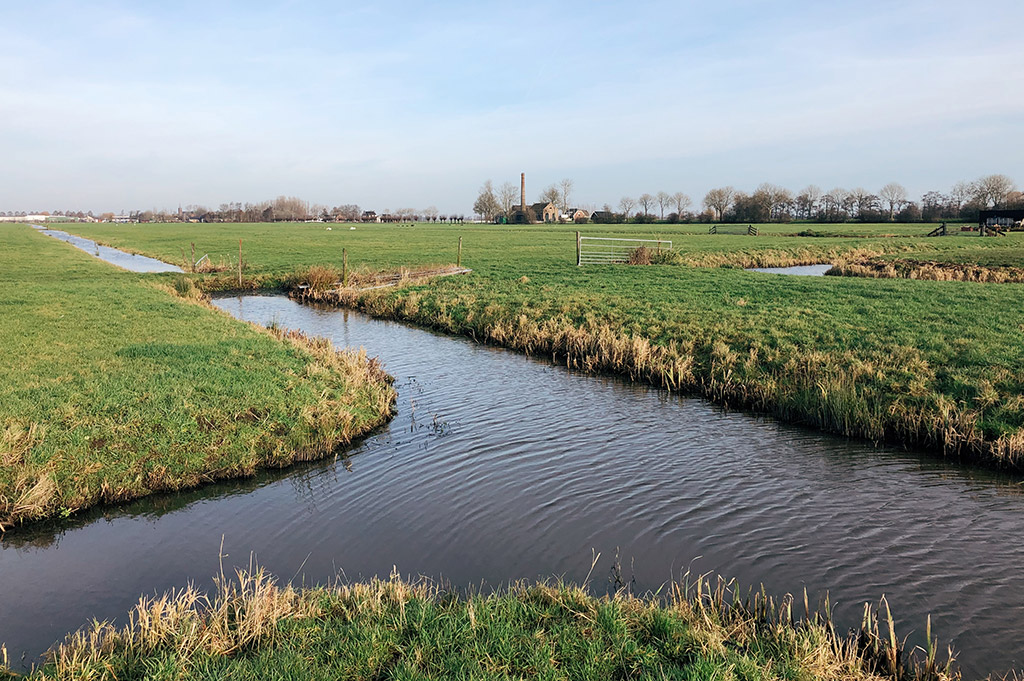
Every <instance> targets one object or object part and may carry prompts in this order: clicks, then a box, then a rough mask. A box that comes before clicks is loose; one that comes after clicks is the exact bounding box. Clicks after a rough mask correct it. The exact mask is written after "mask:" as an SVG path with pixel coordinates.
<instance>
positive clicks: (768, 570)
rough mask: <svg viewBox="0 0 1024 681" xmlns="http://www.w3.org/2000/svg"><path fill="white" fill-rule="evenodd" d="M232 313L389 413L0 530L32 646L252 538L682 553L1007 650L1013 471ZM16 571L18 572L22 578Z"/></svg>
mask: <svg viewBox="0 0 1024 681" xmlns="http://www.w3.org/2000/svg"><path fill="white" fill-rule="evenodd" d="M216 304H217V305H218V306H219V307H221V308H223V309H225V310H227V311H229V312H230V313H231V314H234V315H236V316H238V317H240V318H242V319H247V320H251V321H255V322H260V323H266V322H271V321H276V322H277V323H279V324H281V325H283V326H286V327H291V328H297V329H302V330H303V331H306V332H309V333H312V334H316V335H322V336H327V337H330V338H332V339H333V340H334V341H335V343H337V344H338V345H346V346H352V347H359V346H363V347H365V348H366V349H367V350H368V351H369V352H370V353H371V354H376V355H379V356H380V357H381V359H382V360H383V361H384V363H385V366H386V368H387V370H388V371H389V372H390V373H391V374H393V375H394V376H395V377H396V379H397V387H398V390H399V400H398V405H397V406H398V415H397V417H396V418H395V419H394V421H392V422H391V424H390V425H389V426H387V427H385V428H384V429H382V430H381V431H379V432H378V433H376V434H374V435H372V436H371V437H369V438H367V439H366V440H364V441H363V442H362V443H360V444H359V445H358V446H356V447H354V448H353V449H352V450H351V451H350V452H348V453H347V454H346V456H344V457H342V458H340V459H338V460H337V461H329V462H320V463H315V464H308V465H304V466H300V467H295V468H292V469H288V470H287V471H284V472H277V473H275V474H266V475H264V476H262V477H259V478H256V479H253V480H248V481H242V482H237V483H227V484H221V485H216V486H213V487H208V488H205V489H203V490H199V491H195V492H190V493H185V494H177V495H163V496H160V497H157V498H155V499H150V500H143V501H141V502H137V503H134V504H130V505H126V506H123V507H119V508H116V509H109V508H108V509H105V510H103V511H97V512H94V513H92V514H86V515H84V516H82V517H79V518H75V519H73V520H72V521H71V522H70V523H68V524H65V525H59V526H54V527H51V528H48V529H39V530H35V531H29V532H21V533H19V534H17V535H12V536H11V537H8V538H5V539H4V540H3V543H2V549H0V576H2V579H3V583H4V584H5V585H7V586H6V588H4V589H2V590H0V641H6V643H7V646H8V650H9V651H10V653H11V655H12V657H13V658H15V659H16V658H17V657H18V655H21V654H22V653H24V654H25V655H26V656H27V657H26V660H28V659H30V658H31V657H32V656H34V655H37V654H38V653H39V652H41V651H42V650H43V649H45V648H46V647H47V646H49V645H51V644H52V643H53V642H54V641H55V640H57V639H59V638H60V637H62V635H63V634H64V633H66V632H67V631H69V630H71V629H74V628H75V627H77V626H79V625H81V624H82V623H83V622H85V621H87V620H88V619H90V618H93V617H97V618H101V619H103V618H115V619H117V620H118V621H124V618H125V613H126V611H127V610H128V609H129V608H130V607H131V606H132V605H133V603H134V602H135V600H136V599H137V597H138V595H139V594H142V593H150V594H152V593H156V592H159V591H163V590H165V589H167V588H170V587H177V586H182V585H184V584H186V583H187V582H189V581H194V582H196V583H198V584H199V585H201V586H208V585H209V583H210V577H211V576H212V575H213V574H214V573H215V572H216V571H217V569H218V554H219V552H220V546H221V541H222V538H223V542H224V552H225V553H226V554H227V555H228V558H226V559H225V560H226V563H228V564H236V565H244V564H247V563H248V561H249V559H250V556H252V555H255V556H256V558H257V559H258V561H259V562H260V563H261V564H262V565H264V566H265V567H267V568H268V569H269V570H271V571H272V572H273V573H275V574H276V575H278V576H279V577H280V578H281V580H283V581H287V580H289V579H294V580H295V581H296V582H304V583H307V584H309V583H315V582H324V581H326V580H329V579H331V578H332V577H333V576H335V575H338V574H344V575H345V576H346V577H348V578H349V579H357V578H360V577H367V576H371V575H387V574H388V573H389V572H390V571H391V569H392V566H397V568H398V570H399V571H400V572H401V573H402V574H406V575H410V574H411V575H419V574H423V575H428V576H431V577H434V578H443V579H446V580H448V581H450V582H451V583H452V584H454V585H457V586H468V585H479V584H481V583H486V584H487V585H492V586H493V585H499V584H501V583H506V582H508V581H510V580H516V579H523V578H526V579H532V578H537V577H540V578H544V577H550V576H552V575H561V576H565V577H567V578H569V579H572V580H583V579H584V578H585V577H586V575H587V573H588V571H589V569H590V566H591V560H592V552H593V551H597V552H600V553H601V555H602V559H601V561H600V562H599V563H598V566H597V568H596V569H595V571H594V575H593V577H592V583H593V586H594V587H595V589H598V590H603V589H605V588H607V586H608V584H609V574H610V567H611V564H612V562H611V558H612V557H613V556H614V555H615V553H616V551H618V552H619V555H620V556H621V563H622V566H623V572H624V573H625V575H626V576H627V578H629V577H632V578H633V579H635V583H636V584H635V588H636V589H639V590H646V589H656V588H657V587H658V586H659V585H661V584H662V583H663V582H665V581H667V580H669V579H672V578H673V577H675V578H678V577H679V576H680V574H681V572H683V571H684V570H686V569H687V568H690V569H692V570H694V571H700V572H704V571H718V572H721V573H723V574H725V575H728V576H733V577H737V578H739V579H740V580H741V581H742V582H743V583H744V584H756V583H760V582H764V583H765V585H766V586H767V588H768V589H769V590H770V591H773V592H775V593H779V594H781V593H785V592H787V591H788V592H792V593H799V592H800V590H802V589H803V588H804V587H806V588H807V589H808V591H809V593H810V595H811V598H812V599H818V598H821V597H823V596H824V594H825V591H826V590H829V591H830V593H831V597H832V600H833V602H838V603H839V607H838V609H837V615H838V619H839V620H840V621H841V622H842V623H843V624H848V625H854V624H856V623H857V622H858V621H859V611H860V608H861V604H862V603H863V602H864V601H867V600H870V601H877V599H878V598H879V596H881V595H882V594H885V595H886V596H887V597H888V599H889V601H890V603H891V605H892V607H893V610H894V612H895V613H896V614H897V615H898V617H899V618H900V631H901V632H902V633H903V634H905V633H909V632H911V630H914V631H915V632H916V633H914V634H912V635H911V641H917V642H922V641H923V636H922V632H923V629H924V623H925V616H926V614H928V613H931V614H932V617H933V626H934V627H935V632H936V633H937V634H938V635H939V637H940V638H941V639H943V640H952V641H953V642H954V644H955V646H956V647H957V648H959V649H961V650H962V651H963V652H962V655H961V661H962V663H963V664H964V668H965V671H966V672H967V673H968V675H969V676H970V675H981V674H983V673H988V672H989V671H994V670H1004V669H1007V668H1010V667H1012V666H1020V665H1021V661H1022V657H1021V655H1020V650H1021V647H1022V643H1021V638H1022V636H1021V633H1022V632H1024V589H1022V588H1021V587H1020V578H1021V567H1020V566H1021V565H1022V563H1024V522H1022V518H1024V496H1022V495H1021V487H1020V486H1019V485H1018V484H1016V483H1014V482H1013V481H1009V480H1003V479H1000V478H997V477H995V476H992V475H989V474H987V473H977V472H967V471H962V470H958V469H956V468H953V467H949V466H945V465H942V464H941V463H938V462H934V461H931V460H928V459H922V458H919V457H917V456H915V455H913V454H907V453H902V452H899V451H895V450H889V449H875V448H872V447H871V446H869V445H866V444H864V443H861V442H850V441H846V440H843V439H839V438H834V437H830V436H827V435H823V434H820V433H815V432H810V431H805V430H802V429H799V428H794V427H789V426H785V425H781V424H778V423H775V422H772V421H766V420H763V419H758V418H755V417H752V416H749V415H744V414H737V413H725V412H722V411H720V410H717V409H715V408H713V407H711V406H709V405H707V404H706V403H704V402H701V401H699V400H694V399H683V398H679V397H675V396H671V395H668V394H666V393H664V392H662V391H659V390H656V389H653V388H649V387H646V386H641V385H633V384H630V383H626V382H623V381H620V380H617V379H612V378H606V377H594V376H583V375H576V374H573V373H570V372H569V371H566V370H565V369H563V368H560V367H558V366H554V365H552V364H550V363H547V362H545V361H539V360H533V359H529V358H526V357H523V356H520V355H515V354H512V353H508V352H505V351H502V350H497V349H493V348H488V347H483V346H479V345H475V344H472V343H470V342H468V341H465V340H461V339H454V338H448V337H443V336H438V335H435V334H432V333H430V332H427V331H423V330H418V329H413V328H409V327H406V326H402V325H399V324H394V323H389V322H382V321H375V320H371V319H368V318H366V317H363V316H361V315H358V314H356V313H351V312H345V311H339V310H329V309H317V308H314V307H310V306H303V305H299V304H297V303H295V302H293V301H290V300H288V299H286V298H283V297H259V296H245V297H241V298H225V299H220V300H218V301H216ZM15 585H16V586H15Z"/></svg>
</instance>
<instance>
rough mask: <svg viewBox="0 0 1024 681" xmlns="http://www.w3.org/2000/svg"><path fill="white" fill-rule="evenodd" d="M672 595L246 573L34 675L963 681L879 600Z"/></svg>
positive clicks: (152, 601)
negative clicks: (899, 626) (837, 610)
mask: <svg viewBox="0 0 1024 681" xmlns="http://www.w3.org/2000/svg"><path fill="white" fill-rule="evenodd" d="M666 593H667V596H666V597H663V598H657V597H654V596H643V597H638V596H634V595H632V594H630V593H628V592H626V591H620V592H618V593H616V594H614V595H610V596H605V597H594V596H592V595H590V594H589V593H588V592H587V591H586V590H585V589H583V588H580V587H577V586H572V585H567V584H563V583H538V584H527V583H519V584H515V585H513V586H511V587H510V588H508V589H504V590H501V591H498V592H495V593H492V594H490V595H480V594H475V595H470V596H468V597H459V596H457V595H455V594H453V593H452V592H450V591H447V590H445V589H442V588H441V587H439V586H437V585H435V584H432V583H429V582H426V581H419V582H415V583H410V582H407V581H404V580H402V579H400V578H399V577H398V576H397V575H396V574H394V573H393V574H392V576H391V578H390V579H388V580H380V579H374V580H372V581H370V582H368V583H362V584H347V585H335V586H327V587H318V588H314V589H308V590H301V591H300V590H296V589H294V588H292V587H291V586H286V587H280V586H278V585H276V584H275V583H274V581H273V580H272V579H271V578H270V577H269V576H268V575H267V574H266V573H265V572H263V571H262V570H260V569H258V568H257V569H253V568H250V569H249V570H245V571H239V572H238V573H237V574H236V575H235V577H234V578H233V579H228V578H225V576H224V575H223V574H222V575H221V576H220V577H219V578H218V579H217V580H216V587H215V591H214V592H213V593H212V594H205V593H201V592H199V591H198V590H197V589H196V588H195V587H187V588H184V589H181V590H178V591H171V592H168V593H166V594H164V595H162V596H157V597H144V598H142V599H140V601H139V603H138V605H137V606H136V607H135V608H134V610H133V611H132V613H131V614H130V616H129V620H128V623H127V624H126V625H125V626H123V627H115V626H112V625H110V624H107V623H93V624H92V625H90V626H88V627H86V628H85V629H83V630H82V631H80V632H78V633H75V634H72V635H70V636H69V637H68V639H67V640H66V641H65V642H64V643H63V644H61V645H60V646H58V647H57V648H56V649H55V650H54V651H53V652H52V653H51V654H50V655H49V657H48V660H47V662H46V663H45V665H44V666H42V668H40V669H39V670H37V671H35V672H34V673H33V674H31V675H30V678H32V679H40V680H42V679H52V680H54V681H58V680H59V681H71V680H84V679H111V680H112V679H128V678H143V677H146V678H175V679H219V678H227V677H238V678H266V677H268V676H273V677H275V678H278V677H282V676H284V677H288V678H306V679H321V678H322V679H328V678H330V679H337V678H351V679H371V678H424V679H446V678H481V679H483V678H566V679H568V678H578V679H608V678H701V679H710V678H723V679H730V678H735V679H740V678H742V679H783V678H785V679H792V678H802V679H851V680H868V679H901V680H907V681H918V680H920V681H945V680H947V679H957V678H959V674H958V673H957V672H956V670H955V669H954V667H953V662H952V654H951V653H950V654H948V655H943V656H941V657H940V655H939V653H938V644H937V642H936V641H935V639H933V638H932V636H931V632H930V631H928V632H927V633H928V644H927V650H920V649H910V648H908V646H907V645H906V644H905V643H903V642H902V641H901V640H900V638H899V637H898V636H897V634H896V631H895V628H894V626H893V624H892V615H891V613H890V612H889V610H888V606H887V604H886V603H885V601H884V599H883V600H882V602H881V603H880V605H879V606H878V607H877V608H873V607H870V606H869V605H865V609H864V613H865V614H864V619H863V622H862V624H861V627H860V628H859V629H858V630H856V631H849V632H841V631H838V630H837V629H836V627H835V625H834V624H833V622H832V618H831V612H830V606H829V605H828V603H827V602H826V603H825V604H824V605H823V606H822V607H820V608H816V609H812V608H811V607H810V605H809V603H808V600H807V595H806V593H805V594H804V596H803V601H802V603H798V602H795V599H793V598H792V597H791V596H789V595H787V596H785V597H783V598H781V599H775V598H773V597H771V596H769V595H767V594H766V593H765V592H764V590H763V589H762V590H751V591H747V592H743V591H741V590H740V589H739V587H738V585H736V584H735V583H733V582H727V581H725V580H722V579H718V580H717V581H714V580H708V579H706V578H704V577H703V576H702V577H697V578H696V579H695V580H693V581H683V582H681V583H674V584H671V585H669V587H668V589H667V591H666ZM801 610H802V614H801ZM0 675H2V673H0Z"/></svg>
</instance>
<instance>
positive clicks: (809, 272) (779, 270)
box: [747, 264, 832, 277]
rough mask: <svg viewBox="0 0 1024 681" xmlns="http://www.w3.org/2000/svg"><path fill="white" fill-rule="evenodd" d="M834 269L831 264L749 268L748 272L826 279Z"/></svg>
mask: <svg viewBox="0 0 1024 681" xmlns="http://www.w3.org/2000/svg"><path fill="white" fill-rule="evenodd" d="M830 269H832V265H831V264H825V265H791V266H790V267H748V268H747V271H748V272H766V273H768V274H793V275H796V276H802V277H824V276H825V273H826V272H828V271H829V270H830Z"/></svg>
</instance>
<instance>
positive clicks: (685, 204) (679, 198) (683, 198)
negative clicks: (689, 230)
mask: <svg viewBox="0 0 1024 681" xmlns="http://www.w3.org/2000/svg"><path fill="white" fill-rule="evenodd" d="M672 203H673V204H674V205H675V207H676V215H678V216H679V219H680V220H682V219H683V211H685V210H686V209H687V208H689V207H690V204H691V203H692V201H690V197H689V196H687V195H686V194H684V193H682V192H676V193H675V194H673V195H672Z"/></svg>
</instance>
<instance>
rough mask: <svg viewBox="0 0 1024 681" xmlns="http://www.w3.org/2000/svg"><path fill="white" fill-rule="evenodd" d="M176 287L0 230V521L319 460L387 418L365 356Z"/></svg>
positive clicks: (384, 389)
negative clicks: (271, 326) (266, 324)
mask: <svg viewBox="0 0 1024 681" xmlns="http://www.w3.org/2000/svg"><path fill="white" fill-rule="evenodd" d="M143 279H145V281H143ZM154 281H162V282H165V283H164V284H163V285H162V288H161V285H159V284H157V283H154ZM173 282H174V279H173V278H168V277H166V276H164V277H159V276H158V277H155V278H154V276H153V275H144V276H142V275H136V274H131V273H127V272H123V271H121V270H118V269H117V268H115V267H113V266H110V265H107V264H105V263H102V262H100V261H98V260H96V259H95V258H92V257H91V256H89V255H87V254H85V253H82V252H80V251H78V250H77V249H74V248H72V247H70V246H68V245H66V244H63V243H60V242H58V241H56V240H54V239H52V238H50V237H47V236H44V235H41V234H37V233H36V232H35V231H34V230H32V229H31V228H29V227H26V226H16V225H11V226H4V227H0V310H2V316H3V324H0V347H3V348H4V357H3V359H2V360H0V362H2V366H3V371H0V527H2V528H4V529H10V528H11V527H13V526H15V525H17V524H18V523H21V522H24V521H27V520H34V519H40V518H46V517H50V516H59V515H68V514H71V513H74V512H75V511H78V510H80V509H83V508H85V507H87V506H91V505H93V504H97V503H103V502H117V501H123V500H127V499H132V498H136V497H140V496H144V495H147V494H150V493H152V492H158V491H166V490H174V489H181V488H185V487H192V486H196V485H199V484H202V483H204V482H207V481H211V480H216V479H220V478H229V477H240V476H247V475H251V474H252V473H253V472H255V470H256V469H258V468H260V467H264V466H282V465H286V464H288V463H291V462H293V461H296V460H302V459H312V458H318V457H323V456H326V455H328V454H330V453H332V452H334V451H335V450H336V449H337V447H339V446H340V445H342V444H345V443H347V442H349V441H351V439H352V438H354V437H357V436H358V435H360V434H362V433H365V432H367V431H368V430H370V429H372V428H373V427H375V426H376V425H378V424H380V423H382V422H383V421H385V420H386V419H387V418H388V416H389V414H390V409H391V404H392V401H393V399H394V392H393V390H392V388H391V386H390V383H389V379H388V377H387V376H386V375H385V374H384V373H383V372H382V371H381V370H380V368H379V366H377V365H376V363H375V362H374V361H372V360H368V359H367V358H366V356H365V355H361V354H353V353H337V352H335V351H334V349H333V348H331V347H330V345H329V344H328V343H326V342H323V341H317V340H312V339H307V338H304V337H302V336H299V335H295V334H288V333H285V332H276V336H275V333H272V332H269V331H266V330H261V329H258V328H256V327H252V326H249V325H245V324H240V323H238V322H237V321H235V320H233V319H230V318H229V317H227V316H226V315H223V314H221V313H218V312H216V311H214V310H212V309H210V308H208V307H206V306H204V305H201V304H197V303H195V302H189V301H186V300H183V299H181V298H180V297H178V296H176V295H174V292H173V291H172V287H171V284H172V283H173ZM182 289H183V292H184V293H185V294H186V295H187V294H188V292H189V289H190V286H189V285H188V284H185V285H184V286H183V287H182Z"/></svg>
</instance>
